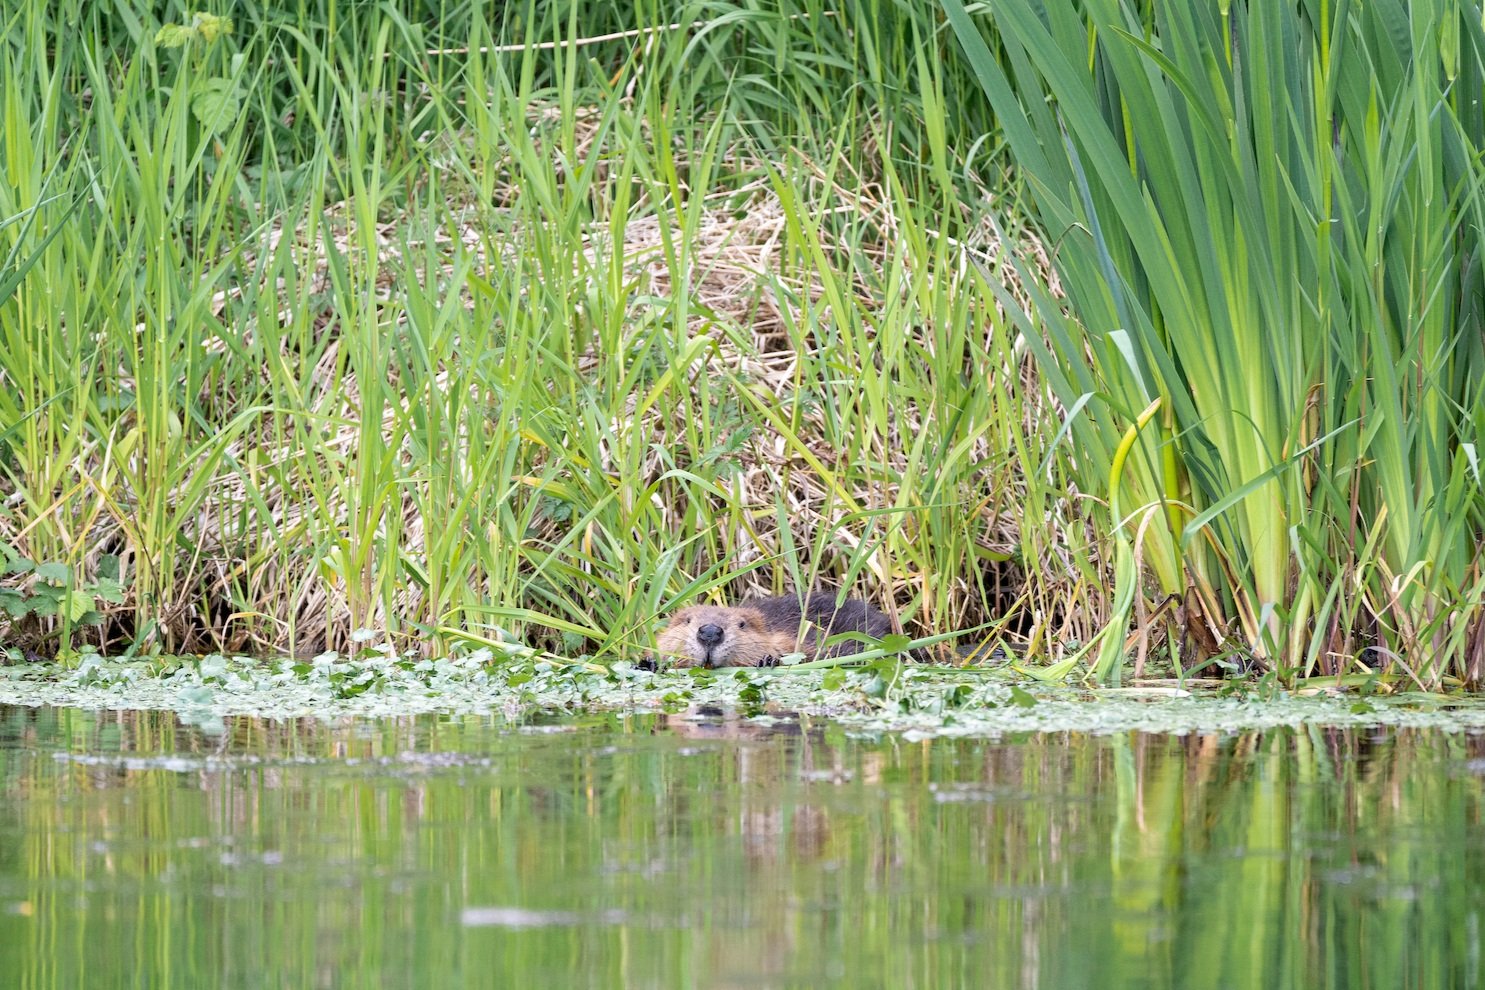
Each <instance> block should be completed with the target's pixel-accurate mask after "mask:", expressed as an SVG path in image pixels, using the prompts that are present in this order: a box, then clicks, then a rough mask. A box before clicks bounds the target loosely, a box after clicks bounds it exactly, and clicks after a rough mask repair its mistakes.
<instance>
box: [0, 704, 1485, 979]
mask: <svg viewBox="0 0 1485 990" xmlns="http://www.w3.org/2000/svg"><path fill="white" fill-rule="evenodd" d="M1482 750H1485V743H1482V737H1479V736H1470V735H1465V734H1462V733H1455V734H1448V733H1441V732H1438V731H1419V730H1357V729H1333V730H1326V729H1317V728H1310V729H1302V730H1289V729H1282V730H1280V729H1271V730H1267V731H1262V732H1251V733H1238V734H1228V735H1221V736H1218V735H1210V736H1202V735H1189V736H1184V737H1177V736H1169V735H1153V734H1137V733H1125V734H1121V735H1114V736H1089V735H1083V734H1076V733H1059V734H1042V735H1029V736H1027V737H1024V738H1017V739H1011V740H1002V741H988V740H966V739H934V740H925V741H918V742H905V741H903V739H902V737H900V736H893V735H887V736H883V737H881V738H875V739H853V738H848V737H846V736H845V735H844V734H843V733H842V732H841V731H840V730H839V728H837V727H832V726H831V725H829V724H828V723H826V724H805V725H800V724H784V725H781V726H777V727H774V728H760V727H757V726H754V725H750V724H747V723H739V722H737V721H735V720H728V719H723V718H711V719H704V720H702V721H700V722H697V721H689V720H685V719H678V718H668V717H665V716H630V717H622V716H604V717H591V718H585V719H577V720H566V721H561V722H556V723H552V724H546V725H542V724H528V725H513V724H510V723H506V722H503V721H501V720H500V719H498V718H493V717H460V718H449V717H444V718H438V717H431V716H430V717H418V718H408V719H402V720H397V719H382V720H376V721H344V722H338V723H333V724H321V723H317V722H312V721H299V722H288V723H272V722H264V721H259V720H254V719H247V718H237V719H228V720H227V732H226V735H225V736H222V737H216V736H211V735H204V734H202V733H200V732H198V731H197V730H194V729H191V728H188V727H185V726H182V725H181V724H180V723H179V722H177V721H176V719H175V717H174V716H172V715H169V714H164V713H151V712H85V711H79V710H72V709H55V708H53V709H46V708H43V709H25V708H8V707H0V789H3V793H0V986H14V987H25V988H52V987H69V988H70V987H88V988H109V987H131V988H135V987H144V988H159V987H234V988H235V987H327V988H328V987H335V988H348V987H350V988H355V987H375V988H395V987H437V988H442V987H501V986H510V985H515V986H518V987H520V986H528V987H531V988H538V987H548V986H550V987H562V988H568V987H666V988H671V987H717V988H723V987H727V988H730V987H851V988H858V987H892V988H941V987H1052V988H1061V987H1095V986H1096V987H1111V986H1113V987H1151V988H1160V987H1173V988H1202V987H1213V988H1215V987H1233V988H1241V987H1263V988H1266V990H1267V988H1281V987H1306V988H1313V987H1337V988H1339V987H1346V988H1351V987H1377V988H1396V987H1429V988H1431V987H1474V986H1480V985H1481V970H1482V958H1481V953H1482V948H1481V923H1482V918H1481V908H1482V901H1485V893H1482V890H1485V884H1482V881H1485V842H1482V838H1485V832H1482V831H1481V781H1482V775H1485V752H1482Z"/></svg>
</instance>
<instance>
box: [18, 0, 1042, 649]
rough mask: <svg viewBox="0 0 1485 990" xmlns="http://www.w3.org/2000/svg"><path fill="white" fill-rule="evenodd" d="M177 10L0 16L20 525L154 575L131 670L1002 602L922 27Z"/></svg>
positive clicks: (1002, 420) (956, 120)
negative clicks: (670, 611)
mask: <svg viewBox="0 0 1485 990" xmlns="http://www.w3.org/2000/svg"><path fill="white" fill-rule="evenodd" d="M131 11H132V12H131ZM155 13H156V14H157V15H158V20H153V19H151V17H152V16H154V15H149V14H144V13H140V12H138V11H133V9H132V8H130V10H129V11H126V10H125V9H124V8H122V7H117V6H109V5H98V4H91V3H84V2H82V0H64V2H63V3H60V4H51V5H44V4H43V5H32V6H31V7H28V8H25V9H24V10H22V9H17V11H16V13H15V14H14V16H13V17H11V18H9V19H7V20H5V21H3V24H4V25H5V26H4V33H3V34H0V135H3V137H0V141H3V142H4V146H3V148H0V217H15V218H21V220H22V222H20V223H10V224H8V225H5V226H0V242H3V248H0V250H3V251H4V255H3V256H5V257H7V258H9V259H10V265H9V266H8V267H7V268H6V269H0V280H3V279H5V278H7V275H6V274H5V273H6V272H14V273H15V275H14V277H13V278H12V279H11V281H13V282H14V283H15V286H16V291H15V292H14V294H13V295H12V296H10V297H8V298H0V382H3V384H4V387H3V388H0V424H3V425H0V436H3V438H4V439H3V441H0V442H3V443H4V444H5V448H4V452H3V454H0V493H3V495H4V502H3V505H0V538H3V539H7V540H9V541H11V542H12V543H14V545H15V546H16V547H17V548H18V552H19V553H22V554H24V555H25V556H26V557H28V558H30V559H33V560H38V561H51V560H56V561H67V562H68V563H69V567H70V568H71V573H72V574H73V575H74V581H75V582H76V587H75V588H74V590H73V592H71V594H74V595H81V594H94V595H95V597H96V594H97V592H96V591H92V590H89V589H92V588H95V585H94V584H92V583H91V582H93V581H95V580H96V577H95V575H96V574H97V573H98V570H97V565H98V555H99V553H100V552H101V548H104V547H107V548H110V549H112V550H113V551H114V552H117V553H119V554H120V555H121V556H125V557H126V558H127V559H128V560H129V561H130V575H129V580H128V582H127V595H126V600H125V602H124V603H123V607H122V608H119V609H111V610H110V611H109V614H108V621H107V622H106V623H105V625H104V627H103V629H102V634H101V635H102V638H103V640H104V642H105V645H107V646H108V647H109V648H111V649H119V648H128V649H138V650H144V651H152V650H164V651H179V650H188V649H195V650H203V651H204V650H222V649H237V650H246V651H252V652H258V651H267V650H288V651H292V652H294V653H295V654H302V653H306V652H310V653H312V652H315V651H318V650H320V649H322V648H326V647H330V648H336V649H341V650H348V649H351V648H352V647H353V643H354V632H355V630H358V629H375V630H378V631H380V632H385V633H387V634H389V635H390V636H392V637H394V638H396V639H397V640H398V641H399V642H403V641H408V640H416V641H418V642H419V643H420V644H422V645H423V646H424V648H426V649H428V650H430V651H442V650H446V649H447V648H448V647H449V646H450V645H451V644H452V643H454V642H457V641H459V639H460V638H461V637H467V636H476V637H481V636H482V637H484V638H486V639H490V640H496V639H499V638H500V634H499V633H497V632H496V631H495V630H496V629H497V628H499V629H508V630H511V632H512V634H513V635H514V636H515V637H517V638H519V639H521V640H523V641H526V642H529V643H531V644H532V645H533V646H535V647H540V648H547V649H561V650H564V651H566V652H569V653H579V652H589V653H591V654H592V655H594V656H595V657H598V658H602V659H605V660H608V659H613V658H614V657H615V656H619V655H624V654H629V653H632V652H634V651H635V650H636V649H638V648H640V647H642V646H643V645H644V644H645V643H646V642H647V641H648V639H649V638H650V634H651V630H652V627H653V624H654V621H655V617H656V616H657V614H659V613H662V612H663V611H664V610H666V609H667V608H669V607H670V606H671V605H672V603H674V602H676V601H679V600H682V599H689V598H694V597H696V596H701V595H717V596H736V595H739V594H742V593H745V592H747V591H749V590H767V591H777V590H782V589H783V588H785V587H791V586H809V585H813V584H815V583H822V584H826V585H838V584H841V583H850V584H852V585H853V586H854V587H855V589H856V591H857V592H858V593H864V594H870V595H872V596H873V597H875V598H876V599H877V600H879V601H886V600H889V599H891V600H894V601H896V602H897V604H898V608H899V612H900V615H901V617H902V618H903V620H904V622H906V623H907V624H908V625H909V626H910V627H912V626H916V627H917V628H929V629H934V630H938V629H950V628H953V627H955V626H957V625H960V624H965V623H968V622H972V621H977V620H978V619H979V618H980V617H981V615H982V613H983V611H984V609H985V607H986V602H987V600H988V595H987V594H986V592H985V587H986V581H987V580H988V577H987V567H988V566H989V565H988V564H987V562H995V561H1002V560H1005V559H1007V558H1009V557H1010V556H1012V555H1013V554H1012V553H1010V552H1008V549H1007V544H1008V541H1011V540H1014V538H1015V531H1014V529H1013V528H1012V527H1010V526H1009V525H1008V523H1007V520H1008V519H1009V515H1008V513H1009V508H1010V506H1012V505H1013V504H1016V503H1017V502H1018V501H1019V497H1018V493H1017V492H1015V491H1014V490H1013V489H1012V487H1011V482H1012V479H1013V477H1014V473H1013V472H1014V469H1013V464H1012V460H1011V457H1010V456H1009V455H1004V454H1002V453H1001V452H1002V451H1007V450H1009V449H1011V448H1012V446H1013V445H1014V444H1015V443H1017V442H1018V441H1017V437H1018V436H1019V433H1020V423H1021V421H1022V417H1023V414H1024V413H1025V410H1024V409H1023V408H1021V407H1020V406H1018V405H1016V404H1014V403H1013V402H1012V401H1011V400H1010V398H1009V394H1010V388H1012V387H1013V386H1014V383H1015V381H1016V378H1017V374H1018V371H1019V363H1020V358H1019V356H1018V355H1017V354H1016V353H1015V352H1014V351H1013V344H1012V340H1011V338H1010V336H1009V335H1008V334H1007V333H1006V332H1005V328H1004V326H1003V324H1002V323H1001V321H1000V318H999V316H998V315H997V312H996V303H995V300H994V298H993V297H992V296H991V295H990V293H989V292H988V291H986V290H985V288H984V287H983V286H981V285H979V284H978V283H977V281H976V280H975V278H974V276H973V275H972V274H971V273H969V272H968V270H967V269H966V267H965V265H964V264H963V263H962V253H963V248H962V247H961V246H960V242H959V241H958V240H956V238H957V237H959V235H964V236H966V237H970V236H971V235H972V234H973V232H972V231H968V230H964V229H961V225H960V223H959V221H958V220H955V219H952V218H954V217H956V216H957V215H958V200H959V196H960V195H980V190H981V189H982V185H983V180H982V178H981V176H982V174H985V172H986V169H987V168H993V167H994V159H993V158H991V157H990V155H991V153H992V151H993V147H992V146H988V145H981V144H977V140H978V138H979V136H980V135H982V134H983V133H984V132H985V131H986V130H988V129H989V128H990V127H991V121H990V117H989V112H988V108H986V107H984V106H983V104H979V103H976V104H966V106H965V107H964V110H963V112H956V113H953V114H950V113H947V112H946V110H945V108H946V107H948V106H951V105H953V103H954V102H955V101H956V99H957V97H956V94H961V93H965V92H968V93H971V94H972V93H973V89H972V86H973V81H972V79H971V77H970V76H969V75H968V74H967V72H966V71H965V70H964V69H963V67H956V66H954V65H951V64H949V63H946V62H944V61H943V60H942V59H939V58H934V57H931V56H932V55H933V53H935V52H939V53H941V52H943V51H945V50H947V47H948V45H949V44H950V43H951V42H950V39H948V38H946V37H944V36H943V35H942V34H940V33H936V28H935V25H934V23H933V18H932V16H931V12H926V11H922V12H920V11H913V10H909V9H906V8H902V7H900V6H899V5H897V4H895V3H892V2H888V0H851V2H850V3H847V4H846V5H844V6H840V5H835V6H832V7H830V8H826V7H824V6H822V5H820V4H817V3H814V2H807V3H802V4H798V5H785V6H784V7H780V6H779V5H776V4H772V3H768V4H764V3H746V4H742V5H738V4H732V3H727V4H722V3H698V4H692V5H687V6H685V7H683V8H681V9H679V10H677V9H675V7H674V5H669V4H666V5H662V4H658V3H653V2H642V3H640V4H638V5H633V6H630V7H614V6H612V5H605V4H591V3H566V2H563V3H545V2H543V3H536V4H531V5H524V4H516V5H485V4H473V5H467V6H463V7H454V8H449V7H447V6H446V5H435V4H425V3H420V2H413V0H409V2H401V3H392V4H375V5H366V4H345V3H341V2H337V0H313V2H311V3H309V4H305V5H300V6H299V7H298V8H292V9H290V8H285V9H283V10H279V9H278V8H274V9H273V10H272V11H268V10H265V9H263V8H259V7H254V6H251V5H246V6H244V5H226V6H223V5H219V4H211V5H208V9H206V10H202V11H198V10H195V9H193V8H192V7H191V6H190V5H183V4H180V3H174V2H171V3H166V4H165V5H163V7H160V8H159V9H158V10H157V11H156V12H155ZM676 22H679V23H680V24H681V26H680V27H678V28H670V27H665V28H664V29H663V30H658V31H651V30H650V29H651V28H653V27H654V26H656V25H670V24H672V23H676ZM640 29H644V30H645V31H647V32H648V33H646V34H642V35H634V34H630V35H627V36H624V37H621V38H617V39H610V40H601V41H591V40H589V39H593V38H601V37H603V36H605V35H609V34H615V33H621V32H626V31H627V32H632V31H636V30H640ZM553 42H557V43H556V44H553ZM37 52H47V53H48V57H47V58H45V59H41V58H37V57H35V53H37ZM953 149H963V150H962V151H960V152H958V153H956V152H955V151H954V150H953ZM843 204H845V205H847V206H848V207H849V208H848V209H841V207H842V205H843ZM6 284H9V283H7V282H5V281H0V286H3V285H6ZM986 381H992V382H995V383H997V387H995V388H989V389H987V388H986V387H985V382H986ZM1048 487H1049V489H1050V483H1049V486H1048ZM1026 555H1027V556H1030V557H1034V556H1035V553H1034V551H1031V552H1028V553H1027V554H1026ZM39 584H40V585H42V586H49V585H47V583H46V582H40V583H39ZM26 593H27V594H28V595H30V594H36V593H37V592H34V591H30V590H28V591H27V592H26ZM79 600H80V599H77V598H73V599H69V601H71V602H73V603H74V604H73V605H72V606H71V607H72V608H74V609H75V608H76V604H75V603H76V602H77V601H79ZM1043 612H1044V614H1046V615H1048V616H1051V617H1052V618H1050V619H1048V620H1047V621H1049V622H1057V621H1062V619H1061V618H1059V617H1060V616H1063V615H1064V614H1065V613H1064V612H1063V611H1061V610H1057V609H1047V610H1043ZM70 630H71V627H70V626H67V625H66V624H65V623H61V622H57V621H55V620H50V621H45V622H40V623H39V624H38V625H37V626H36V628H35V629H34V630H32V635H34V637H36V638H38V639H45V638H49V637H61V638H62V639H64V640H65V639H67V638H68V637H69V636H70ZM65 645H66V644H65V643H64V647H65ZM512 662H513V661H512Z"/></svg>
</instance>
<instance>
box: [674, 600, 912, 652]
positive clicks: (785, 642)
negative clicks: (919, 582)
mask: <svg viewBox="0 0 1485 990" xmlns="http://www.w3.org/2000/svg"><path fill="white" fill-rule="evenodd" d="M703 626H716V627H718V628H720V629H721V630H722V638H721V639H720V641H718V642H716V643H713V644H710V646H708V644H706V643H703V642H702V641H701V639H700V638H699V637H698V632H699V630H700V629H701V628H702V627H703ZM891 631H892V622H891V620H890V619H888V618H887V617H886V616H885V615H883V614H882V613H881V612H879V611H878V610H877V609H875V608H873V607H872V606H870V605H868V604H866V603H865V602H862V601H857V600H855V599H847V600H846V601H844V602H842V603H841V604H840V605H839V607H837V606H836V604H835V596H834V595H832V594H830V593H828V592H823V591H817V592H814V593H812V594H811V595H809V597H807V598H806V599H805V600H804V602H803V605H802V606H801V603H800V600H799V598H798V597H796V596H794V595H784V596H782V597H779V598H760V599H754V600H751V601H745V602H743V603H742V604H740V605H735V606H724V605H693V606H691V607H690V608H684V609H681V610H680V611H679V612H677V613H676V614H675V615H673V616H672V617H671V620H670V623H669V624H668V625H667V626H666V627H665V631H664V632H662V633H661V634H660V636H659V638H658V640H657V645H658V647H659V654H660V656H661V657H662V658H663V659H664V660H668V661H670V662H671V663H673V664H674V665H675V666H677V667H695V666H703V667H772V666H776V665H777V664H778V662H779V657H781V656H784V655H786V654H789V653H796V652H798V653H804V654H807V655H808V656H809V657H811V658H812V659H814V658H821V657H841V656H848V655H850V654H853V653H860V652H861V651H862V649H864V646H863V644H862V643H860V642H859V641H856V640H845V641H843V642H841V643H837V644H835V645H834V646H831V647H829V648H828V649H825V650H821V649H820V644H822V643H824V642H825V641H826V640H828V639H829V638H830V637H831V636H835V635H838V634H840V633H845V632H860V633H865V634H867V635H868V636H870V637H872V638H873V639H881V638H882V637H883V636H886V635H887V634H888V633H889V632H891Z"/></svg>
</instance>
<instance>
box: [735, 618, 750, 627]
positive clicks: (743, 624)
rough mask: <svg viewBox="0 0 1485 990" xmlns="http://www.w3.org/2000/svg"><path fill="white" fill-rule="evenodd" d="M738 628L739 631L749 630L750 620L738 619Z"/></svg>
mask: <svg viewBox="0 0 1485 990" xmlns="http://www.w3.org/2000/svg"><path fill="white" fill-rule="evenodd" d="M737 628H739V629H746V628H748V620H747V619H738V620H737Z"/></svg>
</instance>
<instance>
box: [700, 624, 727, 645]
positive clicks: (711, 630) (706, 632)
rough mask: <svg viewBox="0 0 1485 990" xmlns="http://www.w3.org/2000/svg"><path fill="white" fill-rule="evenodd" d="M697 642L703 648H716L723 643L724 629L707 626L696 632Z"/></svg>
mask: <svg viewBox="0 0 1485 990" xmlns="http://www.w3.org/2000/svg"><path fill="white" fill-rule="evenodd" d="M696 641H697V642H698V643H700V644H701V645H702V646H716V645H717V644H718V643H720V642H722V627H721V626H715V625H711V624H707V625H704V626H702V627H701V628H700V629H698V630H696Z"/></svg>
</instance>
